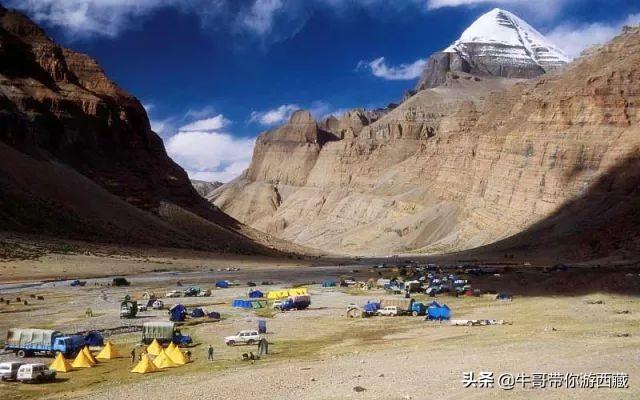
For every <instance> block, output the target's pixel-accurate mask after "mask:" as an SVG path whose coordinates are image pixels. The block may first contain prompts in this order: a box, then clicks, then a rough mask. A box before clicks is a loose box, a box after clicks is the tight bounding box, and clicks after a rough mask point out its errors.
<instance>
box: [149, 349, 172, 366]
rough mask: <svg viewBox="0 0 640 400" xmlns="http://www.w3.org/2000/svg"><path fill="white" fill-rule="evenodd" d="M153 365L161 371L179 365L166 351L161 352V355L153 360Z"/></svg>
mask: <svg viewBox="0 0 640 400" xmlns="http://www.w3.org/2000/svg"><path fill="white" fill-rule="evenodd" d="M153 364H154V365H155V366H156V367H158V368H160V369H163V368H172V367H177V366H178V364H176V363H174V362H173V360H172V359H171V357H169V355H167V352H166V351H164V349H162V350H160V354H158V357H156V358H155V359H154V360H153Z"/></svg>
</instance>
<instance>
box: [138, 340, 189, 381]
mask: <svg viewBox="0 0 640 400" xmlns="http://www.w3.org/2000/svg"><path fill="white" fill-rule="evenodd" d="M150 355H151V356H154V358H153V360H152V359H151V357H149V356H150ZM188 362H189V360H187V358H186V357H185V356H184V354H183V353H182V351H181V350H180V347H178V346H176V345H175V344H174V343H173V342H171V344H169V346H167V348H163V347H162V346H161V345H160V343H158V341H157V340H156V339H154V340H153V342H151V344H150V345H149V346H148V347H147V352H146V354H143V355H142V358H141V359H140V362H138V364H136V366H135V367H133V369H132V370H131V372H133V373H136V374H148V373H151V372H157V371H160V370H162V369H165V368H173V367H179V366H181V365H185V364H187V363H188Z"/></svg>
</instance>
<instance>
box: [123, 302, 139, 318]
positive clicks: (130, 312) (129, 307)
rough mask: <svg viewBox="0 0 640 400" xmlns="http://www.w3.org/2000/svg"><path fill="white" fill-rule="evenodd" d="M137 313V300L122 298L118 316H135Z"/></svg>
mask: <svg viewBox="0 0 640 400" xmlns="http://www.w3.org/2000/svg"><path fill="white" fill-rule="evenodd" d="M136 315H138V302H137V301H135V300H124V301H123V302H122V303H120V318H135V317H136Z"/></svg>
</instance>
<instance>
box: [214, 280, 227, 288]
mask: <svg viewBox="0 0 640 400" xmlns="http://www.w3.org/2000/svg"><path fill="white" fill-rule="evenodd" d="M216 287H217V288H222V289H226V288H228V287H229V282H227V281H218V282H216Z"/></svg>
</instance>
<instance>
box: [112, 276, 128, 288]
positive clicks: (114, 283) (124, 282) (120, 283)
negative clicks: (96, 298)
mask: <svg viewBox="0 0 640 400" xmlns="http://www.w3.org/2000/svg"><path fill="white" fill-rule="evenodd" d="M130 284H131V283H129V281H128V280H126V279H125V278H123V277H118V278H113V281H112V282H111V286H129V285H130Z"/></svg>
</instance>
